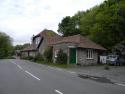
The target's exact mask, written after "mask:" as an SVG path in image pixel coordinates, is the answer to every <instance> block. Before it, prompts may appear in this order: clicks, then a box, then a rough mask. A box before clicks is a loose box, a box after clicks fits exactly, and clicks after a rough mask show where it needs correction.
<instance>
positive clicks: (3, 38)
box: [0, 32, 13, 58]
mask: <svg viewBox="0 0 125 94" xmlns="http://www.w3.org/2000/svg"><path fill="white" fill-rule="evenodd" d="M12 51H13V46H12V39H11V38H10V37H9V36H8V35H7V34H5V33H3V32H0V58H5V57H8V56H10V55H11V53H12Z"/></svg>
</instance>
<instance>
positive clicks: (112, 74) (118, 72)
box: [68, 66, 125, 85]
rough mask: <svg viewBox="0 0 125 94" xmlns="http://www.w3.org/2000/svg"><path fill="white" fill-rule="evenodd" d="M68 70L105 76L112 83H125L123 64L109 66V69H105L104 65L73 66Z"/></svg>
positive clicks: (124, 67)
mask: <svg viewBox="0 0 125 94" xmlns="http://www.w3.org/2000/svg"><path fill="white" fill-rule="evenodd" d="M68 70H70V71H73V72H76V73H77V74H81V75H88V76H95V77H105V78H107V79H109V80H111V81H112V82H114V83H119V84H123V85H124V84H125V66H109V70H105V69H104V66H82V67H81V66H75V67H72V68H68Z"/></svg>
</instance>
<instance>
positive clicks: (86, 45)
mask: <svg viewBox="0 0 125 94" xmlns="http://www.w3.org/2000/svg"><path fill="white" fill-rule="evenodd" d="M52 46H53V60H56V57H57V53H58V51H59V50H60V49H62V50H63V51H64V52H65V53H66V54H67V56H68V61H67V63H68V64H80V65H88V64H96V63H97V62H98V61H99V55H100V54H102V53H103V52H105V51H106V49H105V48H104V47H102V46H100V45H99V44H96V43H95V42H93V41H91V40H90V39H88V38H86V37H83V36H81V35H74V36H68V37H63V38H62V39H61V40H60V41H57V42H55V43H53V44H52Z"/></svg>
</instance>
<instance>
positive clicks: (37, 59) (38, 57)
mask: <svg viewBox="0 0 125 94" xmlns="http://www.w3.org/2000/svg"><path fill="white" fill-rule="evenodd" d="M34 61H44V59H43V56H42V55H41V54H40V53H39V54H37V55H36V56H35V57H34Z"/></svg>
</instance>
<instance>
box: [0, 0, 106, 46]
mask: <svg viewBox="0 0 125 94" xmlns="http://www.w3.org/2000/svg"><path fill="white" fill-rule="evenodd" d="M103 1H104V0H0V12H1V14H0V30H1V31H3V32H6V33H7V34H8V35H10V36H11V37H13V39H14V45H16V44H23V43H25V42H30V39H31V37H32V35H33V34H37V33H39V32H40V31H41V30H43V29H44V28H47V29H52V30H54V31H57V29H58V23H59V22H61V20H62V18H63V17H65V16H72V15H74V14H75V13H76V12H77V11H79V10H86V9H89V8H91V7H93V6H95V5H97V4H100V3H101V2H103Z"/></svg>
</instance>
